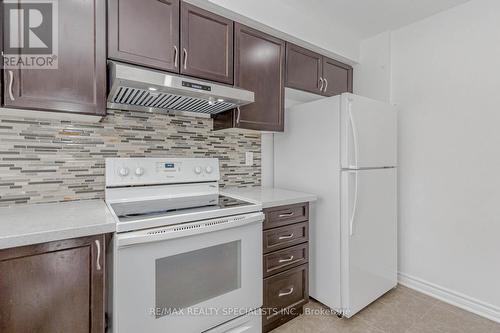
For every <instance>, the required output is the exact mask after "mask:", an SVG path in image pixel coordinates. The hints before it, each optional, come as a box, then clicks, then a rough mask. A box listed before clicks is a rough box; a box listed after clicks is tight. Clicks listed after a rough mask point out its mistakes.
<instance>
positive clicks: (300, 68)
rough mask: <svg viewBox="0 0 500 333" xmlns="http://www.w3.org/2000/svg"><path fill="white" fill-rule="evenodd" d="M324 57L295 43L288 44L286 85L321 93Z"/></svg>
mask: <svg viewBox="0 0 500 333" xmlns="http://www.w3.org/2000/svg"><path fill="white" fill-rule="evenodd" d="M322 66H323V57H322V56H321V55H319V54H317V53H314V52H312V51H309V50H307V49H304V48H302V47H299V46H297V45H294V44H290V43H287V44H286V86H287V87H289V88H294V89H299V90H305V91H308V92H312V93H315V94H321V90H320V88H321V86H322V84H321V82H320V81H321V80H320V79H321V77H322V73H323V69H322Z"/></svg>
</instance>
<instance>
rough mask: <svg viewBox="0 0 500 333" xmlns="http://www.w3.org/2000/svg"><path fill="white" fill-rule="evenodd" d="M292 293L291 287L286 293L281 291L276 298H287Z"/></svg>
mask: <svg viewBox="0 0 500 333" xmlns="http://www.w3.org/2000/svg"><path fill="white" fill-rule="evenodd" d="M292 293H293V287H290V288H289V289H288V290H287V291H281V290H280V292H279V294H278V297H283V296H288V295H290V294H292Z"/></svg>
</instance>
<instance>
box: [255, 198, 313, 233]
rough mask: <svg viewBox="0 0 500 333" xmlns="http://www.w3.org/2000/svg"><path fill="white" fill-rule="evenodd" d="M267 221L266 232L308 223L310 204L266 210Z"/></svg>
mask: <svg viewBox="0 0 500 333" xmlns="http://www.w3.org/2000/svg"><path fill="white" fill-rule="evenodd" d="M264 214H265V215H266V219H265V220H264V230H267V229H271V228H276V227H281V226H284V225H288V224H293V223H297V222H303V221H307V220H308V219H309V204H308V203H300V204H294V205H288V206H279V207H273V208H267V209H264Z"/></svg>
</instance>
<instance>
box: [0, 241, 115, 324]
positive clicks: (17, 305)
mask: <svg viewBox="0 0 500 333" xmlns="http://www.w3.org/2000/svg"><path fill="white" fill-rule="evenodd" d="M104 240H105V239H104V236H102V235H101V236H94V237H84V238H78V239H72V240H64V241H56V242H51V243H45V244H38V245H31V246H24V247H18V248H13V249H6V250H0V295H2V296H1V297H0V332H40V333H67V332H72V333H98V332H99V333H101V332H104V267H105V265H104V254H105V250H104Z"/></svg>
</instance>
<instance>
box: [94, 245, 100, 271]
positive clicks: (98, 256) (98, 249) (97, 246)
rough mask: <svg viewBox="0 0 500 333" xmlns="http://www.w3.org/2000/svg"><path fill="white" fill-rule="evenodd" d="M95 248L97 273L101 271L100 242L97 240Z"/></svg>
mask: <svg viewBox="0 0 500 333" xmlns="http://www.w3.org/2000/svg"><path fill="white" fill-rule="evenodd" d="M94 242H95V247H96V248H97V259H96V264H95V265H96V268H97V270H98V271H100V270H101V242H99V240H97V239H96V240H95V241H94Z"/></svg>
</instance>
